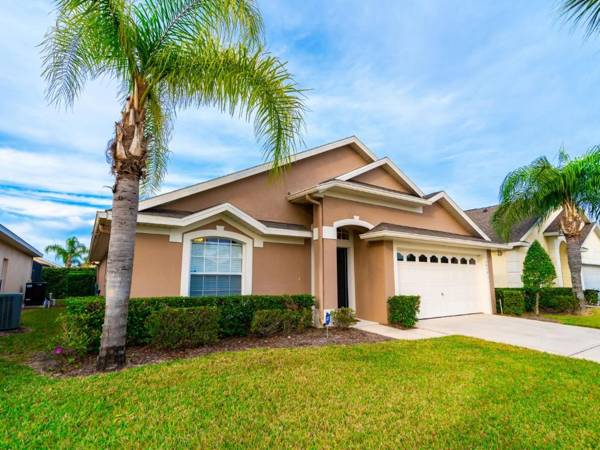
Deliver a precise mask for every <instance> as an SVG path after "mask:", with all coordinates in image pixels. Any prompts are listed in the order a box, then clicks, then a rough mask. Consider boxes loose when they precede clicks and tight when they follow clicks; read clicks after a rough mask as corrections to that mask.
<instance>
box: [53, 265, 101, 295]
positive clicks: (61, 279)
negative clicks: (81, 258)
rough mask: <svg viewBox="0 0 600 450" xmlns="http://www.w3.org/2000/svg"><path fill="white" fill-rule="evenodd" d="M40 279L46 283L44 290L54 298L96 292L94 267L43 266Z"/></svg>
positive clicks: (93, 293)
mask: <svg viewBox="0 0 600 450" xmlns="http://www.w3.org/2000/svg"><path fill="white" fill-rule="evenodd" d="M42 281H45V282H46V283H48V285H47V286H46V292H47V293H48V294H49V293H52V296H53V297H54V298H65V297H83V296H86V295H95V294H96V269H95V268H80V267H75V268H66V267H44V268H42Z"/></svg>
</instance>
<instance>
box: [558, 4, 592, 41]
mask: <svg viewBox="0 0 600 450" xmlns="http://www.w3.org/2000/svg"><path fill="white" fill-rule="evenodd" d="M561 9H562V14H563V16H564V17H565V18H566V19H567V20H569V21H571V22H573V23H574V24H576V25H578V24H580V23H582V24H583V25H584V26H585V27H586V28H587V34H588V35H591V34H592V33H595V32H597V31H600V1H598V0H564V1H563V3H562V6H561Z"/></svg>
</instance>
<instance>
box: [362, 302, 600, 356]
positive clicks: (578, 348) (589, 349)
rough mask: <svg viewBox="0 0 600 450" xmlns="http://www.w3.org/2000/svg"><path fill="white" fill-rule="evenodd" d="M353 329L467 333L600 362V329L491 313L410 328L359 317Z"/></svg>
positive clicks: (411, 335)
mask: <svg viewBox="0 0 600 450" xmlns="http://www.w3.org/2000/svg"><path fill="white" fill-rule="evenodd" d="M354 327H355V328H358V329H359V330H364V331H368V332H370V333H375V334H379V335H381V336H386V337H389V338H393V339H406V340H415V339H429V338H436V337H442V336H450V335H462V336H470V337H475V338H479V339H485V340H487V341H492V342H499V343H501V344H509V345H516V346H519V347H525V348H530V349H532V350H539V351H542V352H547V353H553V354H555V355H561V356H570V357H573V358H580V359H587V360H590V361H595V362H598V363H600V330H598V329H593V328H584V327H576V326H571V325H562V324H559V323H553V322H542V321H539V320H531V319H520V318H517V317H507V316H496V315H491V314H472V315H467V316H455V317H443V318H439V319H426V320H420V321H419V322H418V323H417V327H416V328H413V329H410V330H401V329H398V328H394V327H390V326H387V325H381V324H379V323H376V322H369V321H367V320H360V321H359V322H358V323H357V324H356V325H354Z"/></svg>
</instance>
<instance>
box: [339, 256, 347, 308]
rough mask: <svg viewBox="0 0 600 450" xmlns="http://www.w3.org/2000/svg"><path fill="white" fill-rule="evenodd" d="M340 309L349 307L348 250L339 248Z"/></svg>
mask: <svg viewBox="0 0 600 450" xmlns="http://www.w3.org/2000/svg"><path fill="white" fill-rule="evenodd" d="M337 295H338V308H347V307H348V249H347V248H342V247H338V248H337Z"/></svg>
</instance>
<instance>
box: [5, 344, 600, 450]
mask: <svg viewBox="0 0 600 450" xmlns="http://www.w3.org/2000/svg"><path fill="white" fill-rule="evenodd" d="M3 339H6V338H0V345H2V340H3ZM2 348H4V347H2ZM599 400H600V365H598V364H595V363H592V362H587V361H582V360H575V359H567V358H561V357H558V356H551V355H546V354H543V353H538V352H533V351H529V350H524V349H519V348H515V347H510V346H504V345H498V344H492V343H486V342H483V341H480V340H475V339H470V338H464V337H446V338H442V339H433V340H424V341H395V342H385V343H379V344H363V345H355V346H329V347H320V348H317V347H312V348H296V349H276V350H269V349H264V350H249V351H243V352H235V353H219V354H211V355H208V356H204V357H199V358H194V359H189V360H179V361H173V362H168V363H163V364H159V365H152V366H146V367H138V368H134V369H129V370H126V371H123V372H119V373H112V374H107V375H97V376H92V377H87V378H69V379H52V378H47V377H42V376H39V375H37V374H35V373H34V372H32V371H31V370H30V369H28V368H26V367H24V366H23V365H20V364H17V363H14V362H7V361H4V362H3V361H2V360H0V448H5V447H8V448H47V447H61V448H69V447H75V448H131V447H136V448H139V447H145V448H156V447H162V448H173V447H177V448H182V447H183V448H186V447H194V448H214V447H227V448H242V447H252V448H255V447H260V448H278V447H294V448H302V447H312V448H320V447H337V448H351V447H353V448H375V447H387V448H398V447H404V448H406V447H408V448H414V447H438V448H440V447H443V448H468V447H483V448H489V447H513V448H530V447H548V448H549V447H559V446H562V447H593V446H596V445H597V444H598V442H600V401H599Z"/></svg>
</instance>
